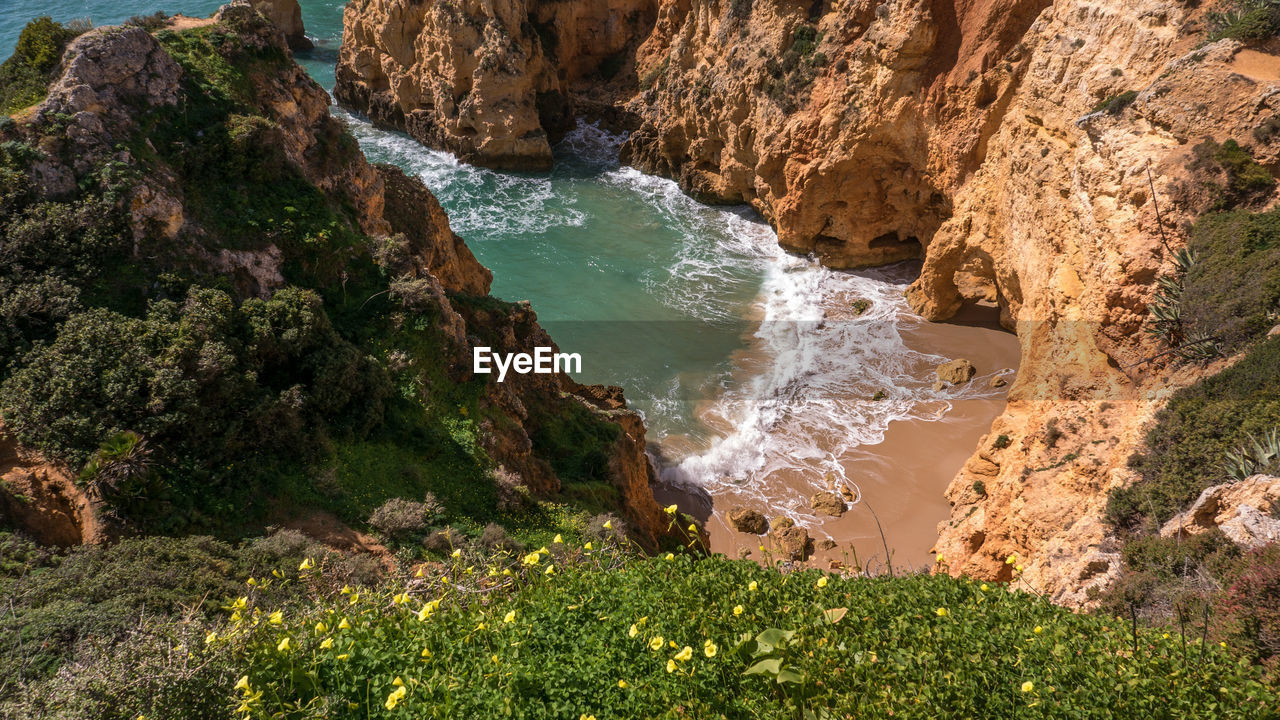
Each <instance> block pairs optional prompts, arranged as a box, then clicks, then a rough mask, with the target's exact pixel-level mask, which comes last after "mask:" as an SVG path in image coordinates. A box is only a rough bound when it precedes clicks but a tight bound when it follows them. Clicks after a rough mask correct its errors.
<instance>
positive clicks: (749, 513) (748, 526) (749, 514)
mask: <svg viewBox="0 0 1280 720" xmlns="http://www.w3.org/2000/svg"><path fill="white" fill-rule="evenodd" d="M725 518H726V519H728V521H729V527H731V528H733V529H734V530H737V531H738V532H742V533H749V534H751V535H763V534H765V533H767V532H769V521H768V520H766V519H765V517H764V515H761V514H760V512H759V511H756V510H752V509H751V508H744V507H735V508H730V509H729V512H728V513H727V514H726V515H725Z"/></svg>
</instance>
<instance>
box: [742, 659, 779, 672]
mask: <svg viewBox="0 0 1280 720" xmlns="http://www.w3.org/2000/svg"><path fill="white" fill-rule="evenodd" d="M781 670H782V660H781V658H769V659H767V660H761V661H760V662H758V663H756V664H755V665H752V666H751V667H749V668H747V670H746V672H744V673H742V674H743V675H773V676H777V675H778V673H779V672H781Z"/></svg>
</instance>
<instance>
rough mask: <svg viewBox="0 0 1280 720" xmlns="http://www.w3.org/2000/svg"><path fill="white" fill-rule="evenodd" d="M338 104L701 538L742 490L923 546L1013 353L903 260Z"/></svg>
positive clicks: (653, 184)
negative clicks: (479, 156)
mask: <svg viewBox="0 0 1280 720" xmlns="http://www.w3.org/2000/svg"><path fill="white" fill-rule="evenodd" d="M220 4H221V3H219V2H217V0H154V2H148V3H147V4H145V5H133V6H131V7H129V8H128V9H127V10H122V9H121V8H120V7H119V6H118V5H117V4H115V3H108V2H105V1H104V0H80V1H72V0H55V2H49V3H35V2H22V3H19V7H18V8H16V9H15V10H14V11H12V12H9V13H6V17H4V18H3V19H0V23H3V24H0V43H3V45H4V46H5V47H6V48H11V47H12V45H13V43H14V41H15V39H16V37H17V33H18V32H19V31H20V30H21V27H22V24H23V23H25V21H26V20H27V19H29V16H33V15H36V14H42V13H43V14H50V15H53V16H54V18H55V19H58V20H69V19H72V18H77V17H86V16H87V17H89V18H91V19H92V20H93V21H94V23H95V24H111V23H116V22H120V21H123V20H125V19H127V18H128V16H130V15H134V14H146V13H150V12H155V11H158V10H163V11H165V12H169V13H177V12H182V13H184V14H189V15H208V14H210V13H212V12H214V11H215V10H216V9H217V7H218V6H219V5H220ZM343 4H344V3H342V2H340V1H338V0H327V1H321V2H309V1H305V0H304V2H303V3H302V5H303V15H304V22H305V24H306V26H307V31H308V34H309V35H310V36H311V37H312V38H313V39H314V41H315V44H316V47H315V49H314V50H310V51H306V52H302V53H298V55H297V57H298V60H299V62H301V63H302V64H303V65H304V66H305V67H306V68H307V70H308V71H309V72H310V73H311V74H312V75H313V76H314V77H315V78H316V79H317V80H318V81H319V82H320V83H321V85H323V86H324V87H326V88H332V86H333V70H334V63H335V62H336V59H337V49H338V45H339V42H340V36H341V16H342V6H343ZM336 113H337V114H338V115H340V116H342V117H344V118H345V119H346V120H347V121H348V123H349V125H350V127H351V130H352V132H353V134H354V135H355V136H356V138H357V139H358V140H359V142H360V145H361V147H362V149H363V150H364V152H365V153H366V155H367V156H368V157H369V159H370V160H371V161H374V162H387V163H393V164H395V165H398V166H400V167H401V168H403V169H404V170H406V171H407V172H409V173H412V174H415V175H418V176H419V177H421V178H422V179H423V180H424V182H425V183H426V185H427V186H428V187H429V188H430V189H431V191H432V192H433V193H435V194H436V196H437V197H438V198H439V200H440V202H441V204H442V206H443V207H444V208H445V210H446V212H447V213H448V216H449V218H450V222H451V225H452V227H453V229H454V231H455V232H457V233H458V234H459V235H461V236H462V237H463V238H465V239H466V241H467V244H468V245H469V246H470V248H471V249H472V251H473V252H474V253H475V255H476V256H477V258H478V259H479V260H480V261H481V262H482V263H483V264H484V265H486V266H487V267H489V268H490V269H491V270H492V271H493V273H494V282H493V289H492V292H493V294H494V295H495V296H497V297H501V298H503V299H505V300H509V301H519V300H529V301H530V302H531V303H532V306H533V308H534V309H535V310H536V311H537V313H538V316H539V319H540V321H541V323H542V324H543V326H544V327H545V328H546V329H547V330H548V331H549V332H550V333H551V335H552V337H553V338H554V339H555V340H556V343H557V344H558V346H559V347H560V349H561V351H563V352H566V353H576V354H579V355H580V356H581V357H582V372H581V373H576V374H575V378H576V379H577V380H579V381H581V382H586V383H606V384H612V385H620V386H622V387H623V388H624V389H625V391H626V395H627V398H628V400H629V401H630V403H631V404H632V405H633V406H634V407H636V408H637V409H639V410H640V411H641V412H642V413H643V414H644V416H645V421H646V425H647V427H648V433H649V434H648V438H649V441H650V447H651V449H652V450H653V451H654V455H655V457H656V458H657V462H658V463H659V467H660V471H661V476H662V478H663V481H664V487H665V489H664V490H662V491H661V494H662V496H663V498H664V499H665V500H666V501H679V502H680V503H681V504H682V506H684V507H689V508H690V509H692V510H693V511H694V512H695V514H697V515H699V516H700V517H701V518H702V519H704V520H706V521H707V526H708V528H709V530H710V531H711V536H712V547H713V549H714V550H722V551H725V552H728V553H737V552H739V551H741V550H750V549H752V548H753V547H754V546H755V545H756V544H757V540H756V539H755V538H754V536H747V535H743V534H740V533H735V532H733V531H732V530H730V529H729V528H728V526H727V525H726V524H725V522H724V519H723V518H724V513H725V511H726V510H727V509H728V508H730V507H733V506H737V505H741V506H746V507H751V508H755V509H758V510H760V511H761V512H763V513H764V514H765V515H766V516H768V517H780V516H786V517H788V518H790V519H791V520H792V521H794V522H797V523H799V524H801V525H804V526H806V527H808V528H809V530H810V532H811V534H813V535H814V536H815V537H817V538H826V539H830V540H832V541H835V542H838V545H837V547H836V548H833V549H832V550H831V551H830V553H829V554H830V558H829V559H831V560H839V561H842V562H850V561H851V559H846V556H847V555H850V554H852V553H855V552H856V554H857V555H858V556H859V561H860V562H863V561H865V560H866V559H867V558H868V557H870V556H871V555H874V554H876V553H880V554H881V555H883V550H882V549H881V548H882V545H884V544H887V545H888V546H889V547H890V548H891V551H892V553H893V555H894V557H895V559H897V560H898V561H899V562H900V564H914V565H919V564H923V563H924V562H926V561H927V559H928V549H929V546H930V545H931V544H932V542H933V538H934V537H935V535H936V533H935V530H934V528H935V526H936V524H937V522H939V521H940V520H943V519H945V517H946V515H947V512H946V511H947V504H946V501H945V499H944V497H943V490H944V489H945V488H946V485H947V483H948V482H949V481H950V478H951V477H952V476H953V475H954V473H955V472H956V470H958V469H959V467H960V466H961V464H963V462H964V461H965V459H966V458H967V457H968V455H969V454H970V453H971V452H972V450H973V448H974V446H975V444H976V442H977V440H978V438H979V437H980V436H981V435H982V434H983V433H985V432H986V430H987V428H989V426H990V422H991V419H992V418H993V417H994V415H995V414H996V413H997V412H998V411H999V409H1000V408H1001V407H1002V405H1003V392H1002V391H999V390H996V389H992V388H989V387H988V382H989V381H990V380H991V378H993V377H995V376H997V375H1007V374H1008V371H1009V370H1010V369H1012V368H1013V367H1014V366H1015V365H1016V361H1017V345H1016V340H1015V339H1014V338H1013V337H1012V336H1011V335H1008V334H1007V333H1003V332H1001V331H998V330H996V329H993V328H992V327H990V323H989V322H988V323H986V324H985V325H984V324H982V323H979V324H977V325H976V326H965V325H931V324H928V323H925V322H923V321H922V320H920V319H919V318H918V317H916V316H915V315H914V314H913V313H911V312H910V310H909V309H908V308H907V305H906V303H905V301H904V299H903V297H902V292H903V290H904V289H905V287H906V285H907V284H908V283H909V282H910V281H911V279H912V278H913V277H914V274H915V273H916V272H917V271H918V269H917V268H916V267H915V266H913V265H911V264H903V265H897V266H893V267H888V268H881V269H876V270H869V271H862V272H834V271H831V270H828V269H825V268H823V267H821V266H819V265H818V264H817V263H815V262H814V261H813V260H811V259H808V258H803V257H796V256H791V255H787V254H786V253H784V252H783V251H782V250H781V249H780V248H779V247H778V245H777V239H776V236H775V235H774V233H773V231H772V230H771V229H770V228H769V226H768V225H767V224H766V223H764V222H763V221H762V220H761V219H760V218H759V217H758V216H757V215H756V214H755V213H754V212H753V211H751V210H750V209H749V208H745V207H739V208H724V207H708V206H704V205H700V204H698V203H697V202H695V201H694V200H692V199H690V198H689V197H687V196H685V195H684V194H683V193H681V192H680V190H679V189H678V188H677V186H676V185H675V183H673V182H671V181H668V180H665V179H661V178H656V177H652V176H647V175H644V174H642V173H640V172H638V171H636V170H634V169H631V168H627V167H622V166H620V165H619V164H618V161H617V154H618V148H619V146H620V144H621V142H622V140H623V138H622V137H620V136H617V135H613V134H610V133H607V132H604V131H602V130H600V129H598V128H595V127H593V126H591V125H588V124H581V125H579V127H578V128H577V129H576V130H575V131H573V132H572V133H570V135H569V136H568V137H567V138H566V139H565V140H564V141H563V142H562V143H560V144H559V145H558V146H557V147H556V148H555V153H556V164H555V167H554V169H553V170H552V171H550V172H549V173H541V174H519V173H500V172H495V171H491V170H486V169H482V168H476V167H471V166H467V165H463V164H461V163H459V162H457V161H456V160H455V159H454V158H453V157H451V156H449V155H447V154H445V153H440V152H436V151H433V150H430V149H427V148H425V147H423V146H421V145H420V144H418V143H417V142H415V141H413V140H411V139H410V138H408V137H407V136H405V135H403V134H401V133H397V132H390V131H386V130H382V129H378V128H375V127H373V126H371V125H370V124H369V123H368V122H366V121H364V120H363V119H361V118H360V117H357V116H354V115H351V114H349V113H345V112H344V111H341V110H337V111H336ZM531 350H532V349H530V351H531ZM954 357H967V358H968V359H970V360H972V361H973V362H974V363H975V365H977V367H978V368H979V375H978V377H977V378H975V380H974V381H973V382H971V383H970V384H968V385H967V386H963V387H961V388H957V389H946V390H941V391H940V390H935V389H934V388H933V386H932V383H933V374H932V373H933V368H934V367H935V366H936V365H938V364H939V363H941V362H944V361H946V360H949V359H951V358H954ZM838 487H846V488H851V489H852V492H854V493H855V494H857V495H858V496H859V497H860V498H861V499H862V500H863V502H862V503H861V504H860V505H857V506H854V507H853V508H852V509H851V510H850V512H848V513H846V514H845V515H844V516H842V517H840V518H826V517H818V516H816V515H815V514H814V513H813V512H812V510H811V509H810V507H809V504H810V502H809V501H810V498H811V496H812V494H813V493H814V492H817V491H820V490H830V489H835V488H838ZM708 493H709V494H710V497H712V498H714V507H712V506H711V505H710V504H709V503H708V502H707V499H708V496H707V494H708ZM870 510H874V515H873V514H872V513H871V512H870ZM881 530H883V532H884V535H885V539H884V541H883V542H882V540H881V536H880V532H881Z"/></svg>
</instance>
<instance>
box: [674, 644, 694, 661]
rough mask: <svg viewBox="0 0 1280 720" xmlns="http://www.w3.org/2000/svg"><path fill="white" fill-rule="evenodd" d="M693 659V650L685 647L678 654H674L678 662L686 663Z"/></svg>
mask: <svg viewBox="0 0 1280 720" xmlns="http://www.w3.org/2000/svg"><path fill="white" fill-rule="evenodd" d="M692 659H693V648H691V647H689V646H688V645H685V646H684V648H682V649H681V650H680V652H678V653H676V660H679V661H680V662H688V661H689V660H692Z"/></svg>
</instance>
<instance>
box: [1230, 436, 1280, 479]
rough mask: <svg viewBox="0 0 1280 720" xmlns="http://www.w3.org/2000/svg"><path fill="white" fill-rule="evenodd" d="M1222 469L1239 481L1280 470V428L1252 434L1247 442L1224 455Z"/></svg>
mask: <svg viewBox="0 0 1280 720" xmlns="http://www.w3.org/2000/svg"><path fill="white" fill-rule="evenodd" d="M1222 470H1223V472H1225V473H1226V474H1227V476H1228V477H1230V478H1231V479H1233V480H1237V481H1239V480H1244V479H1245V478H1247V477H1250V476H1252V475H1257V474H1259V473H1274V472H1277V471H1280V428H1271V429H1270V430H1268V431H1267V432H1264V433H1262V435H1261V436H1258V437H1255V436H1253V435H1250V436H1249V439H1248V441H1247V442H1245V443H1243V444H1241V445H1240V446H1239V447H1237V448H1236V449H1235V450H1233V451H1231V452H1228V453H1227V454H1226V456H1225V457H1223V459H1222Z"/></svg>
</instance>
